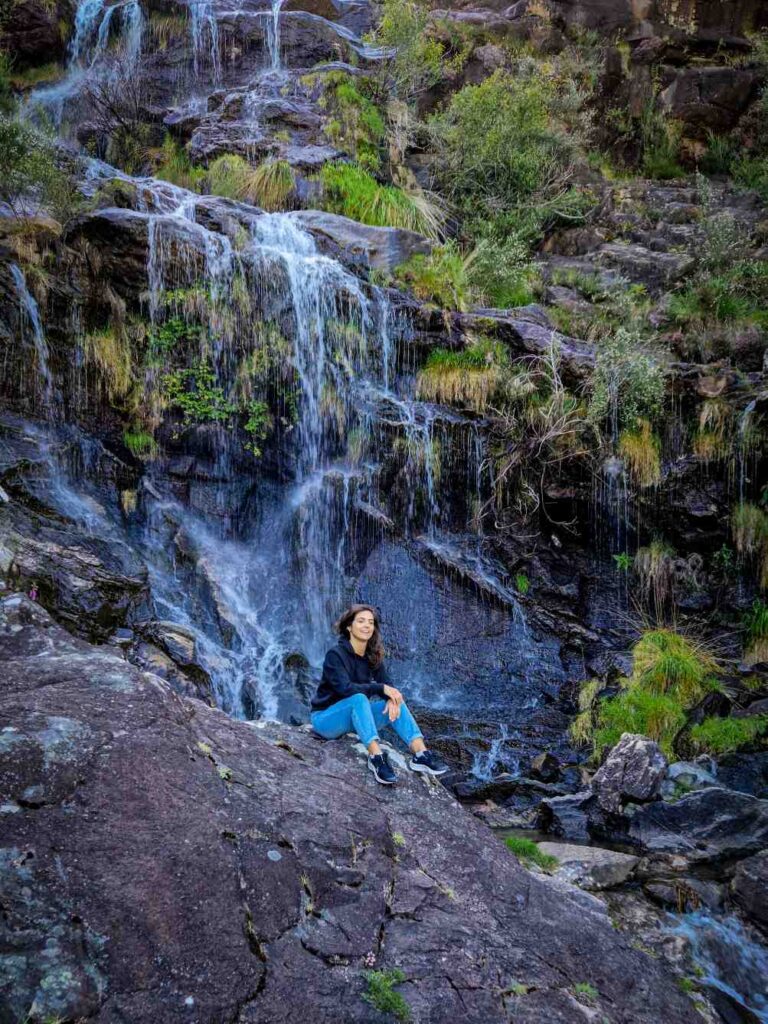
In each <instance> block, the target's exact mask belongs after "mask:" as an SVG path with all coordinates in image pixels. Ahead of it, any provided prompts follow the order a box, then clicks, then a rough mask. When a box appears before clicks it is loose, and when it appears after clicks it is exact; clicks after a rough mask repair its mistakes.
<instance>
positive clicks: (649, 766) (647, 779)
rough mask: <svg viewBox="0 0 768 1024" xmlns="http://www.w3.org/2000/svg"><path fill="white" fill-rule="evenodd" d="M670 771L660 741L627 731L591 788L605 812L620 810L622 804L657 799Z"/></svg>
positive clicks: (596, 776) (616, 812) (597, 774)
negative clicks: (655, 741)
mask: <svg viewBox="0 0 768 1024" xmlns="http://www.w3.org/2000/svg"><path fill="white" fill-rule="evenodd" d="M666 774H667V759H666V758H665V757H664V755H663V754H662V752H661V750H660V749H659V746H658V744H657V743H654V742H653V740H649V739H648V738H647V737H646V736H638V735H635V734H633V733H629V732H625V733H624V735H623V736H622V737H621V739H620V740H619V742H618V743H617V744H616V746H615V747H614V748H613V750H611V752H610V753H609V755H608V757H607V758H606V760H605V763H604V764H603V765H602V766H601V767H600V769H599V770H598V771H597V772H596V773H595V776H594V778H593V779H592V791H593V792H594V793H595V795H596V796H597V802H598V804H599V805H600V807H601V808H602V809H603V810H604V811H608V812H610V813H612V814H619V813H621V809H622V806H623V804H625V803H627V802H629V801H632V802H633V803H645V802H647V801H648V800H655V799H656V798H657V797H658V795H659V792H660V790H661V784H662V782H663V781H664V777H665V775H666Z"/></svg>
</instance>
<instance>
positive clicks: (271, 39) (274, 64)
mask: <svg viewBox="0 0 768 1024" xmlns="http://www.w3.org/2000/svg"><path fill="white" fill-rule="evenodd" d="M284 3H285V0H271V10H270V12H269V14H268V15H267V51H268V53H269V62H270V67H271V68H272V70H273V71H279V70H280V8H281V7H282V6H283V4H284Z"/></svg>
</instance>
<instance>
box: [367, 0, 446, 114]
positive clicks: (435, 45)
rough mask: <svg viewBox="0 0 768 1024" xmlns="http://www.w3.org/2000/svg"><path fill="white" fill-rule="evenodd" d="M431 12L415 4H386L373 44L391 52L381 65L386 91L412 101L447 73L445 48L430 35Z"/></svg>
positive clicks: (402, 0) (393, 0) (408, 0)
mask: <svg viewBox="0 0 768 1024" xmlns="http://www.w3.org/2000/svg"><path fill="white" fill-rule="evenodd" d="M428 27H429V10H428V8H427V7H426V6H425V5H422V4H420V3H414V2H412V0H384V4H383V9H382V16H381V20H380V21H379V24H378V27H377V28H376V31H375V32H374V33H373V35H372V36H371V37H370V39H369V42H371V43H372V44H373V45H375V46H380V47H381V48H382V49H384V50H386V51H388V54H389V56H388V57H387V58H386V59H385V60H384V61H382V62H381V65H380V66H381V69H382V70H381V74H380V78H381V79H382V81H381V85H382V87H383V90H384V91H385V92H387V93H390V94H392V95H394V96H397V97H399V98H400V99H402V100H412V99H414V98H415V97H416V96H418V95H419V93H421V92H424V91H425V90H426V89H429V88H431V87H432V86H433V85H435V84H436V83H437V82H439V81H440V78H441V77H442V75H443V72H444V52H445V51H444V47H443V46H442V44H441V43H439V42H438V41H437V40H436V39H434V38H432V37H431V36H430V35H429V33H428V31H427V30H428Z"/></svg>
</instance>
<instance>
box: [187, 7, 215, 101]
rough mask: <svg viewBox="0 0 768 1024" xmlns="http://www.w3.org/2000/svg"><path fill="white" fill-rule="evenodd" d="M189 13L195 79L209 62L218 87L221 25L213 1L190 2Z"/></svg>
mask: <svg viewBox="0 0 768 1024" xmlns="http://www.w3.org/2000/svg"><path fill="white" fill-rule="evenodd" d="M189 12H190V31H191V34H192V60H193V66H194V71H195V78H198V77H199V76H200V73H201V70H202V65H203V62H204V61H206V60H207V62H208V63H209V64H210V67H211V74H212V77H213V81H214V83H215V84H217V85H218V83H219V82H220V81H221V59H220V56H219V25H218V22H217V20H216V11H215V9H214V6H213V3H212V0H190V3H189Z"/></svg>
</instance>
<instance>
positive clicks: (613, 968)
mask: <svg viewBox="0 0 768 1024" xmlns="http://www.w3.org/2000/svg"><path fill="white" fill-rule="evenodd" d="M0 608H1V609H2V610H1V612H0V657H2V660H3V663H4V676H5V687H4V690H3V700H2V704H3V707H2V721H3V723H4V727H3V728H2V731H1V732H0V757H1V758H2V761H0V765H1V767H0V780H2V782H1V785H2V798H3V803H2V812H3V819H4V829H3V831H4V840H3V848H2V851H0V872H1V873H2V886H1V888H2V892H3V896H2V904H3V911H4V913H3V918H2V920H3V924H2V932H1V933H0V935H1V937H0V944H1V946H0V956H1V957H2V961H3V973H4V974H5V975H7V976H8V977H9V978H10V986H7V985H5V986H4V987H3V988H2V989H1V990H0V993H1V994H0V1018H1V1019H2V1020H3V1021H10V1020H14V1021H15V1020H17V1019H22V1018H23V1017H24V1015H25V1013H27V1012H28V1011H29V1010H30V1009H31V1010H32V1011H33V1013H34V1014H35V1015H36V1016H35V1019H37V1016H41V1017H42V1016H43V1015H45V1014H52V1015H58V1016H60V1017H62V1018H64V1019H66V1020H73V1019H78V1020H92V1021H99V1022H118V1021H121V1022H127V1021H130V1022H131V1024H142V1022H150V1021H152V1022H156V1021H159V1020H161V1021H162V1022H163V1024H175V1022H177V1021H178V1022H182V1021H184V1022H192V1021H194V1022H201V1024H202V1022H212V1024H213V1022H216V1024H219V1022H222V1024H223V1022H225V1021H226V1022H249V1024H256V1022H261V1024H266V1022H268V1021H269V1022H270V1024H277V1022H280V1021H285V1022H293V1021H299V1020H306V1019H311V1020H312V1021H317V1022H321V1021H339V1020H343V1021H348V1022H353V1021H379V1020H384V1019H385V1018H384V1017H383V1016H382V1015H381V1014H380V1013H379V1011H378V1010H376V1009H375V1008H374V1007H373V1006H372V1005H371V1004H370V1003H369V1002H367V1001H365V1000H364V999H363V998H362V997H363V996H364V994H365V992H366V981H365V978H364V974H363V959H364V957H365V956H366V954H369V953H373V955H374V957H375V959H376V964H377V967H379V968H386V969H390V968H395V967H397V968H399V969H400V970H401V971H402V972H403V973H404V975H405V979H406V980H405V981H404V982H403V983H402V984H401V986H400V991H401V993H402V995H403V996H404V998H405V999H406V1000H407V1002H408V1004H409V1005H410V1007H411V1012H412V1015H413V1018H414V1019H415V1020H417V1021H420V1022H424V1024H426V1022H442V1021H446V1020H454V1019H462V1020H466V1021H477V1022H480V1021H482V1022H483V1024H492V1022H497V1021H498V1022H501V1021H509V1020H514V1021H515V1022H517V1024H520V1022H534V1021H535V1022H537V1024H542V1022H563V1024H564V1022H568V1024H573V1022H576V1021H581V1020H585V1021H586V1020H592V1019H595V1009H594V1008H589V1007H587V1006H585V1005H582V1003H580V1002H579V1001H578V999H577V997H576V996H577V994H578V991H579V990H578V989H575V988H574V986H577V985H579V984H583V983H589V984H590V985H592V986H594V988H595V989H596V990H597V992H598V993H599V995H598V996H597V997H596V1003H597V1004H598V1005H599V1013H600V1017H601V1019H602V1020H610V1021H611V1022H613V1024H620V1022H624V1024H630V1022H631V1024H646V1022H647V1024H651V1022H653V1024H656V1022H658V1021H659V1020H664V1021H665V1024H677V1022H679V1024H684V1022H693V1021H695V1020H696V1019H697V1015H696V1014H695V1012H694V1010H693V1008H692V1006H691V1005H690V1004H689V1002H688V1000H687V997H686V996H685V995H683V993H681V992H680V991H679V990H678V989H677V987H676V986H675V984H674V983H673V982H672V980H671V978H669V977H668V976H667V975H666V974H665V972H664V971H663V969H662V968H661V966H660V965H659V963H658V962H656V961H655V960H653V959H650V958H648V957H647V956H645V955H644V954H642V953H640V952H638V951H636V950H633V949H632V948H630V947H629V944H628V943H627V940H626V939H623V938H622V937H621V936H619V935H618V934H617V933H616V932H614V931H613V929H612V927H611V924H610V922H609V920H608V918H607V916H606V915H605V913H604V911H603V910H602V908H601V905H600V904H598V903H597V902H596V901H595V900H593V899H592V897H590V896H588V895H586V894H583V893H579V892H578V891H577V890H574V889H571V888H570V887H562V886H559V885H555V884H554V883H546V882H543V881H541V880H539V879H538V878H535V877H533V876H532V875H530V874H529V873H528V872H527V871H526V870H524V869H523V868H522V867H521V866H520V865H519V864H518V863H517V862H516V861H515V859H514V858H513V857H512V856H511V855H510V854H509V852H508V851H507V850H506V849H505V847H504V846H503V845H502V844H501V843H499V842H498V841H497V840H495V839H494V838H493V837H492V836H491V834H490V833H489V832H488V831H487V829H486V828H485V827H484V826H483V825H481V824H479V823H478V822H476V821H474V820H473V819H472V818H470V817H469V816H468V815H466V814H465V813H464V812H463V811H461V810H460V809H459V808H458V806H457V805H456V804H455V803H454V802H453V801H452V799H451V798H450V797H449V796H448V794H447V793H446V792H445V791H444V790H443V789H442V788H440V787H439V786H435V785H426V784H425V782H424V781H423V780H422V779H421V778H415V777H408V776H407V773H406V772H403V779H402V781H401V784H400V785H399V786H398V787H397V788H396V789H394V790H388V791H382V790H380V789H378V788H377V787H376V784H375V783H374V782H373V780H372V779H371V778H370V777H369V776H368V773H367V772H365V770H364V765H363V763H362V762H361V760H360V759H359V758H358V757H357V756H356V754H355V753H354V752H353V750H352V749H351V747H350V745H349V744H348V743H347V742H346V741H340V742H338V743H336V742H334V743H322V742H320V741H319V740H317V739H315V738H313V737H312V736H310V735H308V734H307V733H306V732H303V731H300V730H292V729H290V728H287V727H278V726H271V725H269V726H264V727H257V726H255V725H253V724H249V723H244V722H237V721H233V720H231V719H230V718H228V717H227V716H226V715H224V714H222V713H221V712H220V711H217V710H212V709H210V708H208V707H206V706H205V705H203V704H202V703H200V702H198V701H195V700H192V699H187V698H181V697H179V696H177V695H175V694H174V693H173V692H172V691H171V690H170V688H169V687H168V686H167V685H166V684H165V683H163V682H161V681H160V680H159V679H158V678H157V677H155V676H152V675H149V674H143V673H141V672H139V671H138V670H137V669H135V668H133V667H132V666H130V665H128V664H127V663H126V662H124V661H122V660H121V659H120V658H119V657H118V656H117V655H116V654H115V653H113V652H112V651H110V650H109V649H108V648H94V647H90V646H88V645H87V644H85V643H84V642H82V641H80V640H77V639H74V638H72V637H71V636H69V635H68V634H67V633H65V632H64V631H63V630H62V629H61V628H60V627H59V626H57V625H55V624H54V623H53V621H52V620H51V619H50V618H49V616H48V615H47V614H46V613H45V612H43V611H42V610H41V609H40V608H39V607H38V606H36V605H34V604H33V603H31V602H30V601H28V600H27V599H26V598H23V597H21V596H11V597H8V598H6V599H5V600H3V602H2V604H1V605H0ZM10 723H13V724H10ZM30 892H32V893H34V897H32V896H30ZM522 993H524V994H522Z"/></svg>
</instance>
